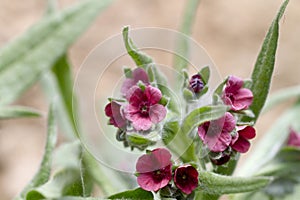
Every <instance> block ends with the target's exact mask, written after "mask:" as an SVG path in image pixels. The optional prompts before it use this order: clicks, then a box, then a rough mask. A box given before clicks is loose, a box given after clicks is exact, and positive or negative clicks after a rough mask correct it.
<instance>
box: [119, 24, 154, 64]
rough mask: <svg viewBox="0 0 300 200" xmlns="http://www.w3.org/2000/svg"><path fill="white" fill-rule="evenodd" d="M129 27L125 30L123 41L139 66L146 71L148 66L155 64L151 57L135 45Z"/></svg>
mask: <svg viewBox="0 0 300 200" xmlns="http://www.w3.org/2000/svg"><path fill="white" fill-rule="evenodd" d="M128 35H129V27H128V26H126V27H124V28H123V39H124V42H125V47H126V50H127V52H128V54H129V55H130V56H131V58H132V59H133V60H134V62H135V63H136V65H137V66H139V67H142V68H144V69H146V67H147V65H148V64H150V63H153V60H152V58H151V57H150V56H148V55H146V54H145V53H143V52H141V51H140V50H138V48H137V47H136V46H135V45H134V43H133V42H132V40H131V38H129V36H128Z"/></svg>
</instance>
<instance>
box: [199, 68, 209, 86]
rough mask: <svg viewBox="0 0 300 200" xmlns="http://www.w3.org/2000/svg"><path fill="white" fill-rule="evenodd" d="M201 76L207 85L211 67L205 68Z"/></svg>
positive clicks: (201, 71)
mask: <svg viewBox="0 0 300 200" xmlns="http://www.w3.org/2000/svg"><path fill="white" fill-rule="evenodd" d="M199 74H200V75H201V77H202V80H203V82H204V84H205V85H206V84H207V83H208V80H209V77H210V69H209V66H206V67H203V68H202V69H201V70H200V72H199Z"/></svg>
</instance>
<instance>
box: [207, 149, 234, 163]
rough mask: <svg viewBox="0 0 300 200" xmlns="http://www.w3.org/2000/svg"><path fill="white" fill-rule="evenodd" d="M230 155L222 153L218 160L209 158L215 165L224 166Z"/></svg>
mask: <svg viewBox="0 0 300 200" xmlns="http://www.w3.org/2000/svg"><path fill="white" fill-rule="evenodd" d="M230 157H231V154H226V153H223V152H222V155H221V157H219V158H212V157H210V161H211V162H212V163H214V164H215V165H224V164H225V163H227V162H228V161H229V160H230Z"/></svg>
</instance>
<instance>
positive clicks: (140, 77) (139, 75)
mask: <svg viewBox="0 0 300 200" xmlns="http://www.w3.org/2000/svg"><path fill="white" fill-rule="evenodd" d="M132 78H133V80H134V84H136V83H137V82H139V81H142V82H143V83H144V84H146V85H148V84H149V78H148V74H147V73H146V72H145V70H143V69H142V68H136V69H135V70H133V72H132Z"/></svg>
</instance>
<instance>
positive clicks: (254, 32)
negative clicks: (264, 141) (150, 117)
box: [0, 0, 300, 200]
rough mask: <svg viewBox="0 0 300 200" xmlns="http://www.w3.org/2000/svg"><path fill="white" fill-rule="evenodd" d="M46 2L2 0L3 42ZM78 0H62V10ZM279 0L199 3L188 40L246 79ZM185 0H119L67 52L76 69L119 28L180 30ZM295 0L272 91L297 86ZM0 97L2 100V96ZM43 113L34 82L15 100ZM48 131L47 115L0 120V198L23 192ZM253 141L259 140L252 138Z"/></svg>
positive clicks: (267, 118) (299, 10)
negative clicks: (127, 26) (200, 46)
mask: <svg viewBox="0 0 300 200" xmlns="http://www.w3.org/2000/svg"><path fill="white" fill-rule="evenodd" d="M45 2H46V1H42V0H26V1H19V0H0V27H1V30H0V46H4V45H5V44H6V43H7V42H8V41H9V40H12V39H13V38H15V37H16V36H18V35H20V34H22V33H23V32H24V31H25V30H26V29H27V28H28V27H30V25H32V24H34V23H35V22H37V21H38V20H39V19H40V18H41V17H42V15H43V13H44V9H45V6H46V3H45ZM74 2H76V1H75V0H60V1H59V6H60V7H61V8H62V7H65V6H67V5H70V4H72V3H74ZM281 2H282V1H281V0H264V1H261V0H251V1H250V0H203V1H202V2H201V4H200V7H199V10H198V14H197V18H196V20H195V26H194V30H193V38H194V39H195V40H196V41H198V42H199V43H200V44H202V45H203V46H204V47H205V48H206V49H207V51H208V53H209V54H210V56H211V57H212V58H213V60H214V61H215V63H216V65H217V66H218V68H219V71H220V73H221V74H222V75H223V76H224V77H225V76H226V75H229V74H235V75H237V76H241V77H243V78H247V77H249V74H250V72H251V69H252V66H253V63H254V61H255V58H256V56H257V53H258V50H259V48H260V45H261V42H262V40H263V37H264V35H265V33H266V31H267V29H268V27H269V25H270V23H271V21H272V19H273V17H274V16H275V14H276V12H277V10H278V8H279V6H280V4H281ZM184 3H185V1H184V0H151V1H150V0H126V1H125V0H118V1H115V3H113V4H112V5H111V6H110V7H109V8H108V9H107V10H105V11H104V12H103V13H102V14H101V15H100V16H99V17H98V18H97V20H96V22H95V23H94V24H93V25H92V26H91V27H90V28H89V30H88V31H87V32H86V33H85V34H84V35H83V36H82V37H81V38H80V39H79V40H78V41H77V42H76V43H75V44H74V45H73V46H72V48H71V49H70V51H69V53H70V59H71V62H72V64H73V66H74V72H76V70H77V69H78V68H79V66H80V64H81V62H82V61H83V59H84V58H85V56H86V55H87V54H88V52H89V51H90V50H91V49H92V48H93V47H94V46H95V45H96V44H98V43H99V42H101V41H103V40H105V39H106V38H107V37H109V36H111V35H113V34H116V33H119V32H120V31H121V28H122V27H123V26H124V25H131V27H132V28H139V27H163V28H170V29H177V28H178V26H179V24H180V16H181V14H182V11H183V8H184ZM299 25H300V1H296V0H294V1H293V0H292V1H291V2H290V5H289V6H288V9H287V12H286V14H285V15H284V18H283V21H282V22H281V36H280V45H279V51H278V54H277V55H278V56H277V63H276V70H275V78H274V81H273V86H272V91H275V90H278V89H280V88H284V87H288V86H292V85H295V84H299V83H300V81H299V74H300V73H299V72H300V69H299V67H300V66H299V64H300V60H299V58H300V39H299V35H300V26H299ZM0 98H1V97H0ZM17 103H18V104H21V105H27V106H32V107H35V108H37V109H40V110H43V111H45V112H46V111H47V104H46V101H45V98H44V96H43V95H42V93H41V90H40V87H39V85H35V86H34V87H32V88H31V89H30V90H29V91H28V92H26V93H25V94H24V95H23V96H22V98H21V99H20V100H19V101H18V102H17ZM283 108H284V107H282V108H280V109H276V110H275V111H273V112H272V113H270V114H267V115H264V116H263V117H262V119H261V120H260V121H259V123H258V124H257V129H258V132H259V134H260V135H262V134H263V133H264V132H265V130H267V128H268V127H269V126H271V125H272V123H273V122H274V116H276V115H277V114H278V113H280V112H281V110H282V109H283ZM45 134H46V119H45V118H41V119H26V120H24V119H22V120H9V121H1V122H0V196H1V199H3V200H5V199H11V198H12V197H13V196H15V195H16V194H17V193H19V192H20V191H21V189H22V188H23V187H24V185H25V184H26V183H27V182H28V181H29V180H30V179H31V177H32V176H33V174H34V173H35V171H36V170H37V168H38V166H39V162H40V160H41V157H42V154H43V146H44V140H45ZM257 140H258V138H256V141H257Z"/></svg>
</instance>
